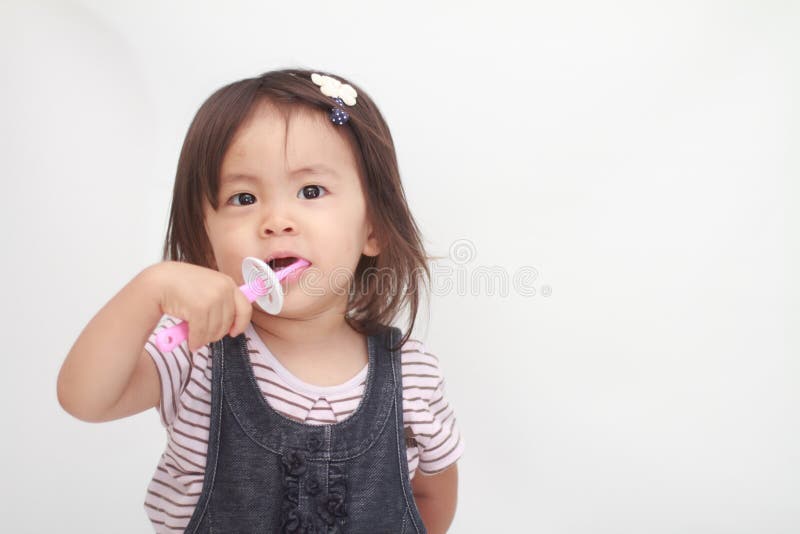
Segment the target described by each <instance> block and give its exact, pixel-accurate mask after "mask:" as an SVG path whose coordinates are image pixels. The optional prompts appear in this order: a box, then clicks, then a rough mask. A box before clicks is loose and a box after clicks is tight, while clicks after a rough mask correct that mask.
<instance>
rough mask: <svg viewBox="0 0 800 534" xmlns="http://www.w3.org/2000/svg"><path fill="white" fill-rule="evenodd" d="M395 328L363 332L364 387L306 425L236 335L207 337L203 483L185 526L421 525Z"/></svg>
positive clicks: (395, 532) (198, 529)
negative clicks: (266, 382)
mask: <svg viewBox="0 0 800 534" xmlns="http://www.w3.org/2000/svg"><path fill="white" fill-rule="evenodd" d="M399 337H400V330H399V329H398V328H396V327H383V329H382V330H381V331H380V332H379V333H377V334H375V335H371V336H368V337H367V347H368V352H369V363H368V370H367V383H366V386H365V388H364V396H363V397H362V399H361V402H360V404H359V405H358V408H356V411H355V412H353V413H352V414H351V415H350V416H349V417H348V418H347V419H345V420H344V421H341V422H339V423H335V424H329V425H309V424H304V423H300V422H297V421H293V420H291V419H289V418H287V417H285V416H283V415H281V414H279V413H278V412H276V411H275V410H274V409H273V408H272V407H271V406H270V405H269V403H268V402H267V401H266V400H265V399H264V396H263V394H262V393H261V390H260V389H259V386H258V384H257V383H256V379H255V376H254V375H253V370H252V367H251V366H250V357H249V354H248V350H247V343H246V341H245V336H244V334H240V335H239V336H237V337H236V338H231V337H230V336H225V337H224V338H223V339H221V340H220V341H217V342H215V343H213V344H212V377H211V424H210V428H209V438H208V456H207V461H206V469H205V480H204V482H203V491H202V493H201V494H200V498H199V500H198V502H197V507H196V508H195V511H194V514H193V515H192V518H191V520H190V522H189V525H188V527H187V528H186V532H191V533H213V532H217V533H224V534H235V533H249V532H259V533H268V534H271V533H298V534H299V533H302V534H312V533H313V534H323V533H324V534H331V533H340V534H384V533H387V534H404V533H411V532H414V533H418V534H424V533H425V527H424V526H423V524H422V520H421V518H420V515H419V511H418V510H417V507H416V504H415V503H414V497H413V495H412V493H411V483H410V480H409V477H408V462H407V460H406V445H405V437H404V431H403V388H402V378H401V377H402V373H401V362H400V351H399V350H397V351H392V350H390V348H391V347H394V344H395V343H396V342H397V340H398V339H399Z"/></svg>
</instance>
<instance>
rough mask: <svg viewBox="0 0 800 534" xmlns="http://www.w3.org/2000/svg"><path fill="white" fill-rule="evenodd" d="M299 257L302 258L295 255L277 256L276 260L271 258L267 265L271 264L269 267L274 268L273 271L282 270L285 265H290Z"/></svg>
mask: <svg viewBox="0 0 800 534" xmlns="http://www.w3.org/2000/svg"><path fill="white" fill-rule="evenodd" d="M298 259H300V258H295V257H293V256H292V257H288V258H277V259H274V260H270V261H269V262H268V263H267V265H269V268H270V269H272V270H273V271H280V270H281V269H283V268H284V267H288V266H289V265H291V264H293V263H294V262H296V261H297V260H298Z"/></svg>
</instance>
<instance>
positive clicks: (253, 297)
mask: <svg viewBox="0 0 800 534" xmlns="http://www.w3.org/2000/svg"><path fill="white" fill-rule="evenodd" d="M308 265H310V264H309V263H308V262H307V261H306V260H303V259H298V260H297V261H295V262H294V263H292V264H291V265H288V266H287V267H284V268H283V269H281V270H279V271H278V272H277V273H276V272H275V271H273V270H272V269H271V268H270V266H269V265H267V264H266V263H264V262H263V261H262V260H260V259H258V258H253V257H247V258H245V259H244V261H242V277H243V278H244V284H243V285H241V286H240V287H239V289H240V290H241V291H242V293H244V296H246V297H247V300H249V301H250V302H255V303H256V304H258V306H259V307H260V308H261V309H262V310H264V311H265V312H267V313H269V314H272V315H277V314H278V312H280V311H281V308H282V307H283V287H282V286H281V284H280V282H281V280H283V279H284V278H286V277H287V276H289V275H290V274H292V273H293V272H294V271H296V270H298V269H302V268H303V267H307V266H308ZM188 337H189V324H188V323H187V322H186V321H181V322H179V323H178V324H176V325H175V326H171V327H169V328H165V329H164V330H162V331H161V332H159V333H158V334H156V346H157V347H158V348H159V350H161V351H166V352H169V351H171V350H172V349H174V348H175V347H177V346H178V345H179V344H180V343H181V341H183V340H185V339H186V338H188Z"/></svg>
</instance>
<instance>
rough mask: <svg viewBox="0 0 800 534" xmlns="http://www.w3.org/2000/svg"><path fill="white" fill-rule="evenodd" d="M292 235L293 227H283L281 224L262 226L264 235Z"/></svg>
mask: <svg viewBox="0 0 800 534" xmlns="http://www.w3.org/2000/svg"><path fill="white" fill-rule="evenodd" d="M293 233H294V227H293V226H291V225H289V226H284V225H283V224H278V225H275V224H265V225H264V234H266V235H275V234H278V235H280V234H293Z"/></svg>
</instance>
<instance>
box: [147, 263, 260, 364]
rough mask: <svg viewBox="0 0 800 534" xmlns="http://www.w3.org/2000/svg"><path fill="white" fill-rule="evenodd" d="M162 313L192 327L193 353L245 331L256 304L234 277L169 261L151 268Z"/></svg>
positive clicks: (190, 346)
mask: <svg viewBox="0 0 800 534" xmlns="http://www.w3.org/2000/svg"><path fill="white" fill-rule="evenodd" d="M147 271H149V272H148V273H147V275H148V276H149V277H150V278H151V280H152V282H153V283H154V284H155V289H156V296H157V298H158V304H159V306H160V307H161V311H162V313H165V314H167V315H171V316H173V317H177V318H179V319H183V320H184V321H186V322H187V323H188V324H189V337H188V340H187V341H188V343H189V350H191V351H196V350H197V349H199V348H200V347H202V346H204V345H207V344H208V343H212V342H214V341H217V340H219V339H222V338H223V337H225V334H230V336H231V337H235V336H238V335H239V334H241V333H242V332H244V330H245V328H246V326H247V324H248V323H249V322H250V317H251V316H252V313H253V305H252V304H251V303H250V302H249V301H248V300H247V297H245V296H244V294H243V293H242V292H241V290H240V289H239V286H238V285H237V284H236V282H235V281H234V279H233V278H231V277H230V276H228V275H227V274H223V273H220V272H218V271H215V270H213V269H208V268H206V267H199V266H197V265H192V264H189V263H183V262H176V261H166V262H162V263H157V264H155V265H152V266H151V267H148V269H147Z"/></svg>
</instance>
